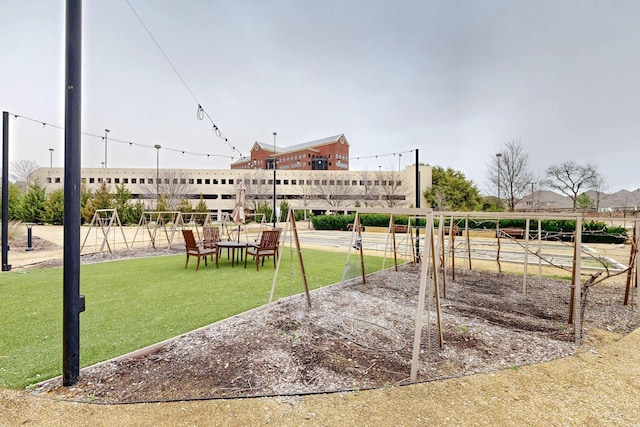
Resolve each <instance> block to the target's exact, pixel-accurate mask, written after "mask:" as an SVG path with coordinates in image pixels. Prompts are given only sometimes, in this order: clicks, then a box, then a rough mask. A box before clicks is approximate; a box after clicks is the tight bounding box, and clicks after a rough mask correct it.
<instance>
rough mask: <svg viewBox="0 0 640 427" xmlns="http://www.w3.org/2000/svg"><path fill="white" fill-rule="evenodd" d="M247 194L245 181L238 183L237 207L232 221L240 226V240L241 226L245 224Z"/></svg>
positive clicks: (232, 214)
mask: <svg viewBox="0 0 640 427" xmlns="http://www.w3.org/2000/svg"><path fill="white" fill-rule="evenodd" d="M246 193H247V187H246V186H245V185H244V181H243V180H240V181H238V187H237V188H236V207H235V208H234V209H233V212H232V213H231V219H232V220H233V222H235V223H236V224H238V240H239V239H240V224H244V201H245V195H246Z"/></svg>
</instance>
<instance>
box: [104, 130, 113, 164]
mask: <svg viewBox="0 0 640 427" xmlns="http://www.w3.org/2000/svg"><path fill="white" fill-rule="evenodd" d="M109 132H111V131H110V130H109V129H105V130H104V167H105V169H106V168H107V134H108V133H109Z"/></svg>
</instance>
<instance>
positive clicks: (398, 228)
mask: <svg viewBox="0 0 640 427" xmlns="http://www.w3.org/2000/svg"><path fill="white" fill-rule="evenodd" d="M393 232H394V233H406V232H407V226H406V225H403V224H394V225H393Z"/></svg>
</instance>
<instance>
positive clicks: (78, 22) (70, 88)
mask: <svg viewBox="0 0 640 427" xmlns="http://www.w3.org/2000/svg"><path fill="white" fill-rule="evenodd" d="M81 65H82V0H67V3H66V38H65V119H64V120H65V126H64V129H65V131H64V149H65V153H64V249H63V250H64V263H63V265H64V267H63V274H62V275H63V281H64V285H63V315H62V316H63V319H62V347H63V350H62V384H63V385H65V386H71V385H74V384H75V383H77V382H78V375H79V374H80V313H81V312H83V311H84V297H83V296H81V295H80V184H81V182H80V175H81V174H80V167H81V164H80V154H81V149H80V137H81V125H80V121H81V113H82V110H81V100H82V97H81V86H80V84H81V81H82V79H81V77H82V66H81Z"/></svg>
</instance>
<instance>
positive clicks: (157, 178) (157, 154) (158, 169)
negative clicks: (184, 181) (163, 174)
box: [153, 144, 162, 209]
mask: <svg viewBox="0 0 640 427" xmlns="http://www.w3.org/2000/svg"><path fill="white" fill-rule="evenodd" d="M153 147H154V148H155V149H156V209H158V202H159V201H160V148H162V147H161V146H160V144H156V145H154V146H153Z"/></svg>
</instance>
